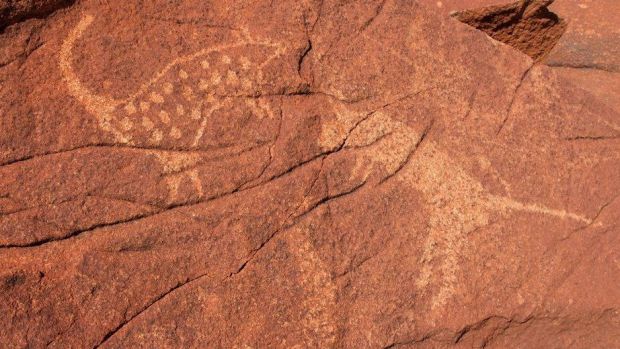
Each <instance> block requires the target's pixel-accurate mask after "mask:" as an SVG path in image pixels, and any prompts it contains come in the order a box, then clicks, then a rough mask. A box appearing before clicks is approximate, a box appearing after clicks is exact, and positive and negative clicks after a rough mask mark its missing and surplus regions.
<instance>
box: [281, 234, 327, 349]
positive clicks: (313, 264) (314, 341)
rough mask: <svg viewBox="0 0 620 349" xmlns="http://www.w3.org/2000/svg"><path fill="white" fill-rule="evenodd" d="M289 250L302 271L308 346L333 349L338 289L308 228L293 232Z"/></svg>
mask: <svg viewBox="0 0 620 349" xmlns="http://www.w3.org/2000/svg"><path fill="white" fill-rule="evenodd" d="M290 237H291V240H290V242H289V250H290V251H291V252H292V254H293V256H294V257H295V259H296V260H297V263H296V264H295V265H296V266H298V267H299V269H300V276H301V279H300V280H299V283H300V286H302V287H303V289H304V291H305V295H304V298H303V300H302V303H303V305H304V306H303V309H304V310H305V314H304V317H303V319H302V324H303V328H302V331H303V335H304V338H306V342H305V345H306V346H309V347H313V348H318V347H320V348H330V347H332V346H333V345H334V343H335V341H336V332H337V326H336V322H335V319H334V314H333V312H334V311H335V309H336V285H335V284H334V282H333V281H332V278H331V276H330V274H329V272H328V269H327V268H326V266H325V265H324V263H323V261H322V260H321V258H320V257H319V256H318V255H317V253H316V251H315V248H314V246H313V245H312V242H311V241H310V240H309V237H308V232H307V231H306V228H305V227H300V228H294V229H293V230H292V231H291V235H290Z"/></svg>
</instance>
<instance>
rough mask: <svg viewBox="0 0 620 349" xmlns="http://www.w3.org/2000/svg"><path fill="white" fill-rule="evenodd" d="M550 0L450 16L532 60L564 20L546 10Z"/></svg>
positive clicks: (556, 37) (541, 55)
mask: <svg viewBox="0 0 620 349" xmlns="http://www.w3.org/2000/svg"><path fill="white" fill-rule="evenodd" d="M551 3H553V0H520V1H518V2H515V3H510V4H507V5H498V6H490V7H485V8H481V9H473V10H465V11H462V12H456V13H454V17H455V18H456V19H458V20H459V21H461V22H463V23H467V24H469V25H471V26H473V27H475V28H477V29H480V30H482V31H484V32H485V33H487V34H488V35H490V36H491V37H492V38H493V39H495V40H498V41H501V42H503V43H506V44H508V45H510V46H512V47H514V48H516V49H518V50H520V51H522V52H524V53H525V54H527V55H529V56H530V57H532V58H533V59H535V60H541V59H543V58H544V57H545V55H547V54H548V53H549V51H551V49H552V48H553V46H555V44H556V43H557V42H558V40H559V39H560V37H561V36H562V34H563V33H564V31H565V29H566V22H565V21H564V20H562V19H560V18H559V17H558V16H557V15H556V14H554V13H552V12H551V11H549V9H548V6H549V5H550V4H551Z"/></svg>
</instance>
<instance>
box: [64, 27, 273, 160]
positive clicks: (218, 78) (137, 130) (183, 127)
mask: <svg viewBox="0 0 620 349" xmlns="http://www.w3.org/2000/svg"><path fill="white" fill-rule="evenodd" d="M93 20H94V17H93V16H91V15H87V16H85V17H84V18H82V20H81V21H80V22H79V23H78V24H77V26H76V27H75V28H74V29H73V31H71V33H70V34H69V35H68V37H67V38H66V40H65V41H64V43H63V45H62V48H61V51H60V69H61V71H62V74H63V77H64V79H65V81H66V84H67V87H68V90H69V92H70V94H71V95H72V96H73V97H75V98H76V99H77V100H78V101H79V102H80V103H81V104H82V105H83V106H84V108H85V109H86V110H87V111H88V112H89V113H90V114H92V115H93V116H94V117H95V118H96V119H97V121H98V123H99V126H100V127H101V128H102V129H103V130H104V131H107V132H110V133H111V134H112V135H113V136H114V138H115V141H117V142H119V143H122V144H131V145H142V146H144V145H147V146H160V145H162V144H164V145H165V144H168V145H173V146H176V147H179V146H185V147H193V148H197V147H199V145H200V144H201V141H202V139H203V137H204V134H205V129H206V127H207V124H208V123H209V122H210V118H211V117H213V115H214V114H216V113H217V112H218V111H226V112H228V113H235V114H236V115H244V114H251V116H252V117H254V118H259V119H262V118H273V117H274V112H273V110H272V108H271V107H272V106H271V104H270V102H269V100H267V99H262V98H256V97H253V94H254V93H255V91H256V90H257V86H258V84H259V83H260V82H261V80H262V79H263V69H264V67H265V66H266V65H267V64H269V63H270V62H272V61H273V60H274V59H276V58H277V57H279V56H280V55H281V54H282V52H283V49H282V46H281V45H278V44H276V43H272V42H269V41H266V40H256V39H253V38H252V37H251V36H250V35H249V34H248V33H247V32H246V31H243V30H241V31H239V32H236V33H235V34H236V35H235V36H236V39H235V40H234V42H233V43H228V44H219V45H213V46H211V47H208V48H205V49H202V50H200V51H198V52H195V53H193V54H190V55H187V56H182V57H178V58H176V59H174V60H173V61H172V62H170V63H169V64H167V65H166V66H165V67H164V68H163V69H162V70H160V71H159V72H158V73H157V74H155V75H154V76H153V77H152V78H151V79H150V80H149V81H147V82H146V83H144V84H142V85H141V86H140V87H139V88H138V90H137V91H136V92H135V93H134V94H132V95H131V96H129V97H127V98H124V99H114V98H112V97H109V96H102V95H97V94H95V93H93V92H92V91H91V90H90V89H89V88H88V87H87V86H86V85H85V84H84V83H82V82H81V80H80V79H79V77H78V76H77V74H76V73H75V71H74V69H73V66H72V60H73V47H74V46H75V44H76V41H77V40H78V39H79V38H80V37H81V36H82V35H83V33H84V32H85V31H86V29H87V28H88V26H89V25H90V24H91V23H92V22H93ZM248 47H254V48H255V49H256V51H259V52H263V56H264V58H263V59H261V61H260V62H252V61H250V60H249V59H248V58H247V57H245V56H241V55H238V54H235V51H234V50H235V49H238V48H248ZM229 91H235V93H230V92H229Z"/></svg>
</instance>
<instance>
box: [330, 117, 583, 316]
mask: <svg viewBox="0 0 620 349" xmlns="http://www.w3.org/2000/svg"><path fill="white" fill-rule="evenodd" d="M335 110H336V112H337V113H339V116H338V117H337V118H336V121H335V122H334V123H326V124H325V125H324V130H323V134H322V137H321V142H322V145H323V147H325V148H330V147H332V146H333V144H337V143H339V142H342V141H344V139H343V137H347V138H346V143H345V148H349V149H352V150H354V151H355V152H356V166H355V167H354V169H353V170H352V171H351V174H350V176H351V180H358V181H359V180H362V179H363V180H366V179H367V178H369V177H370V176H372V175H379V176H380V177H381V178H389V177H392V176H393V178H394V179H395V180H398V181H400V182H401V184H402V185H411V186H413V187H415V188H416V189H417V190H419V191H420V192H421V193H422V194H423V195H424V197H425V198H426V201H427V203H428V206H429V207H430V208H431V211H430V217H429V219H428V235H427V238H426V242H425V244H424V247H423V254H422V256H420V260H419V261H420V264H421V266H422V269H421V272H420V275H419V278H418V280H417V281H416V284H417V286H418V287H419V288H420V289H421V290H422V291H423V292H424V291H425V290H429V289H431V288H430V286H435V288H437V289H438V291H437V292H435V293H434V294H433V295H432V296H431V304H430V305H431V307H432V308H433V310H439V309H441V308H442V307H443V306H445V304H446V303H447V302H448V301H449V299H450V298H451V297H452V296H453V295H454V293H455V289H456V283H457V281H458V280H457V278H458V274H459V270H460V266H459V257H458V256H459V255H460V254H461V253H463V251H464V250H466V249H468V248H469V247H468V238H467V234H468V233H470V232H472V231H474V230H475V229H477V228H480V227H483V226H486V225H488V224H489V222H490V218H491V215H492V214H493V213H495V214H498V213H499V214H501V215H510V214H513V213H515V212H522V213H529V214H540V215H545V216H548V217H552V218H556V219H569V220H573V221H576V222H579V223H583V224H591V223H592V221H591V219H589V218H588V217H585V216H583V215H580V214H577V213H573V212H567V211H565V210H561V209H554V208H550V207H547V206H546V205H543V204H540V203H526V202H520V201H518V200H515V199H513V198H510V197H506V196H498V195H494V194H491V193H490V192H489V191H488V190H487V189H486V188H485V187H484V186H483V185H482V184H481V183H480V181H478V180H477V179H476V178H474V177H472V176H471V175H469V174H468V173H467V172H466V171H465V170H464V169H463V167H462V166H461V165H460V164H459V163H458V162H457V161H456V160H455V159H453V158H451V157H450V156H449V155H448V154H447V153H446V152H445V151H443V150H442V149H441V146H440V145H438V144H437V143H435V142H433V141H432V140H426V141H425V142H423V143H421V139H422V137H423V136H424V135H423V133H420V132H416V131H415V130H414V129H412V128H411V127H410V126H408V125H406V124H404V123H403V122H400V121H397V120H396V119H395V118H392V117H391V116H390V115H389V114H388V113H387V112H384V111H378V112H374V113H371V114H370V115H369V116H367V117H366V118H363V117H362V116H361V115H363V113H360V112H355V111H352V110H350V109H349V107H347V106H342V105H340V106H338V108H336V109H335ZM359 120H362V121H361V122H360V121H359ZM337 123H339V124H337ZM414 152H415V153H414ZM395 171H398V173H396V174H394V172H395ZM435 314H437V312H435Z"/></svg>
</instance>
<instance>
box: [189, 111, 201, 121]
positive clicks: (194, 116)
mask: <svg viewBox="0 0 620 349" xmlns="http://www.w3.org/2000/svg"><path fill="white" fill-rule="evenodd" d="M190 117H191V118H192V119H194V120H198V119H200V109H198V108H194V109H192V112H191V114H190Z"/></svg>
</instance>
